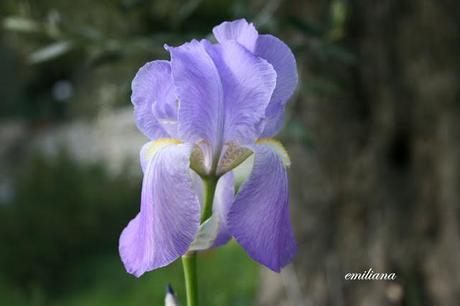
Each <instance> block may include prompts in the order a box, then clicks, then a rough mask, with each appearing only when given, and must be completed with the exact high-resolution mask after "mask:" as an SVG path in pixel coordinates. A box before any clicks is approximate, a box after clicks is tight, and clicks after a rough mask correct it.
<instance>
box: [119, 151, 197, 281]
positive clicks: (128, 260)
mask: <svg viewBox="0 0 460 306" xmlns="http://www.w3.org/2000/svg"><path fill="white" fill-rule="evenodd" d="M191 150H192V146H191V145H185V144H177V145H168V146H165V147H163V148H161V149H160V150H158V151H157V152H156V153H155V155H154V156H153V157H152V159H151V160H150V161H149V163H148V166H147V168H146V170H145V174H144V180H143V183H142V197H141V210H140V213H139V214H138V215H137V216H136V217H135V218H134V219H133V220H132V221H131V222H130V223H129V224H128V226H127V227H126V228H125V229H124V231H123V233H122V234H121V237H120V244H119V251H120V256H121V259H122V261H123V263H124V265H125V268H126V270H127V271H128V272H129V273H131V274H133V275H135V276H137V277H139V276H141V275H142V274H143V273H144V272H146V271H151V270H154V269H156V268H160V267H163V266H166V265H168V264H170V263H171V262H173V261H174V260H176V259H177V258H178V257H180V256H182V255H183V254H184V253H185V252H186V251H187V249H188V248H189V246H190V244H191V243H192V241H193V239H194V237H195V235H196V233H197V231H198V228H199V223H200V203H199V199H198V196H197V195H196V193H195V192H194V189H193V183H192V178H191V176H190V169H189V167H190V165H189V157H190V153H191Z"/></svg>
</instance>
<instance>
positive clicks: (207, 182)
mask: <svg viewBox="0 0 460 306" xmlns="http://www.w3.org/2000/svg"><path fill="white" fill-rule="evenodd" d="M218 180H219V178H218V177H216V176H208V177H204V178H203V182H204V187H205V188H204V189H205V194H204V208H203V212H202V214H201V221H200V223H203V222H204V221H206V220H207V219H209V217H211V215H212V202H213V200H214V193H215V192H216V186H217V181H218ZM196 256H197V254H196V252H187V253H186V254H185V255H184V256H182V266H183V267H184V278H185V291H186V295H187V306H198V281H197V272H196Z"/></svg>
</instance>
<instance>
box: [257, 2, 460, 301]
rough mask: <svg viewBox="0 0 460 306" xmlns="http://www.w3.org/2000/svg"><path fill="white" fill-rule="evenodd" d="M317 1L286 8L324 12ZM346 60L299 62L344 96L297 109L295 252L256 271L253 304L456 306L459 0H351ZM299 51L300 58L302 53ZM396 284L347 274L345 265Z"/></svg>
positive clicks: (459, 294)
mask: <svg viewBox="0 0 460 306" xmlns="http://www.w3.org/2000/svg"><path fill="white" fill-rule="evenodd" d="M327 9H328V8H327V5H325V4H324V2H323V1H319V0H315V1H304V2H301V1H298V3H297V5H293V6H292V8H290V10H291V11H290V14H295V15H297V16H299V17H302V18H304V17H305V14H307V15H309V18H312V19H321V18H322V16H324V15H325V14H326V12H325V10H327ZM349 9H350V15H349V19H348V26H347V35H346V38H345V41H344V44H346V45H347V46H349V47H350V48H351V49H352V50H353V52H355V54H356V56H357V63H356V64H355V65H352V66H346V65H337V64H335V63H329V62H323V63H313V62H312V61H309V60H308V56H309V54H308V51H307V53H306V54H305V56H304V57H305V58H307V60H306V61H305V62H304V63H303V67H299V68H301V69H302V72H303V82H308V81H309V77H310V76H314V75H315V74H317V73H321V72H324V71H329V72H332V73H333V75H336V76H337V75H339V76H340V77H341V79H340V82H342V83H343V84H345V86H344V88H345V90H344V92H343V93H341V94H340V95H328V96H325V95H312V94H309V95H308V96H304V97H302V99H303V100H304V101H302V104H297V108H298V109H296V113H300V116H301V120H302V122H303V123H304V125H305V127H306V128H308V130H309V131H310V133H311V134H312V138H313V143H314V149H313V150H306V149H305V147H303V146H300V145H291V146H290V148H289V150H290V152H291V157H292V159H293V162H292V164H293V165H294V166H293V168H292V169H291V170H290V171H291V173H290V178H291V188H292V195H291V198H292V210H293V219H294V224H295V228H296V231H297V239H298V242H299V251H298V254H297V257H296V259H295V261H294V264H293V265H292V266H290V267H288V268H287V269H286V270H285V271H284V272H283V274H282V276H281V277H280V278H279V277H276V276H275V275H274V274H272V273H271V272H268V271H264V272H263V277H262V286H261V288H262V289H261V296H260V304H261V305H295V306H300V305H320V306H322V305H339V306H340V305H352V306H359V305H363V306H369V305H370V306H372V305H378V306H379V305H414V306H415V305H458V303H459V301H460V264H459V263H460V240H459V231H460V224H459V208H460V95H459V85H460V32H459V31H460V3H459V2H458V1H440V0H422V1H409V0H403V1H400V0H383V1H368V0H351V1H350V2H349ZM304 57H303V56H301V58H304ZM369 268H372V269H373V270H374V271H376V272H388V273H389V272H395V273H397V280H396V281H345V280H344V275H345V274H346V273H348V272H362V271H364V270H367V269H369Z"/></svg>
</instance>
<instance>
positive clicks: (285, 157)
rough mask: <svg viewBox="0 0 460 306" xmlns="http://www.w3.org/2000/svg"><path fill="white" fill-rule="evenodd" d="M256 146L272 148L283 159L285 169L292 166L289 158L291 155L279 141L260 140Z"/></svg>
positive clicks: (270, 139) (271, 139)
mask: <svg viewBox="0 0 460 306" xmlns="http://www.w3.org/2000/svg"><path fill="white" fill-rule="evenodd" d="M256 144H259V145H267V146H269V147H271V148H272V149H273V150H275V152H276V153H278V155H279V156H280V157H281V159H282V160H283V164H284V166H285V167H290V166H291V158H290V157H289V154H288V152H287V151H286V149H285V148H284V146H283V144H282V143H281V142H279V141H278V140H276V139H273V138H260V139H258V140H257V142H256Z"/></svg>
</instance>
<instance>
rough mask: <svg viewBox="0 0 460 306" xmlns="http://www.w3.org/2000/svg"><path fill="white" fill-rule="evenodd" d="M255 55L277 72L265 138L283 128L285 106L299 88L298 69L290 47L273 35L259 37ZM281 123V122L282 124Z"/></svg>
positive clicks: (267, 113) (268, 111) (268, 110)
mask: <svg viewBox="0 0 460 306" xmlns="http://www.w3.org/2000/svg"><path fill="white" fill-rule="evenodd" d="M254 54H255V55H257V56H260V57H262V58H264V59H266V60H267V61H268V62H269V63H270V64H272V65H273V68H274V69H275V71H276V75H277V79H276V88H275V90H274V91H273V95H272V97H271V100H270V104H269V106H268V108H267V111H266V115H267V121H266V125H265V130H264V133H263V137H271V136H274V135H275V134H277V133H278V131H279V130H280V128H281V126H282V120H283V116H282V115H281V116H280V114H283V113H284V105H286V103H287V101H288V99H289V98H290V97H291V96H292V94H293V93H294V90H295V88H296V86H297V81H298V77H297V67H296V62H295V58H294V55H293V54H292V52H291V50H290V49H289V47H288V46H287V45H286V44H285V43H283V42H282V41H281V40H279V39H278V38H276V37H275V36H272V35H259V38H258V39H257V45H256V50H255V52H254ZM280 121H281V122H280Z"/></svg>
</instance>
